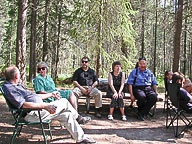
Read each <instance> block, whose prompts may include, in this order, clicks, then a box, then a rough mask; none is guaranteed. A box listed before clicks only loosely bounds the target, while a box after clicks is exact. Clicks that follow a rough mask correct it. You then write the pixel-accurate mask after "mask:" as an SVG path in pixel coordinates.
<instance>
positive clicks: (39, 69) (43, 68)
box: [38, 67, 46, 71]
mask: <svg viewBox="0 0 192 144" xmlns="http://www.w3.org/2000/svg"><path fill="white" fill-rule="evenodd" d="M45 69H46V67H42V68H38V71H41V70H45Z"/></svg>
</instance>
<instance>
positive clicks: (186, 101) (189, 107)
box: [172, 73, 192, 113]
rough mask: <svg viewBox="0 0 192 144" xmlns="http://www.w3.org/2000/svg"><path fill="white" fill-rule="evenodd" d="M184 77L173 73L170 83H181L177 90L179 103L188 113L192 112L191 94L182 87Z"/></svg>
mask: <svg viewBox="0 0 192 144" xmlns="http://www.w3.org/2000/svg"><path fill="white" fill-rule="evenodd" d="M184 82H185V81H184V77H182V76H181V75H178V74H177V73H174V74H173V75H172V83H177V84H181V88H180V91H179V105H180V107H181V108H182V109H184V110H185V111H186V112H188V113H192V96H191V95H190V94H189V93H188V92H187V90H185V89H184V88H183V85H184Z"/></svg>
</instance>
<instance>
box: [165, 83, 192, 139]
mask: <svg viewBox="0 0 192 144" xmlns="http://www.w3.org/2000/svg"><path fill="white" fill-rule="evenodd" d="M179 91H180V85H178V84H172V83H169V84H168V97H167V104H166V105H167V109H166V113H167V114H166V128H169V127H170V126H172V127H173V131H174V135H175V137H178V136H180V135H181V134H182V133H184V131H185V130H187V129H188V128H189V127H190V126H191V121H190V120H189V119H188V118H187V117H186V116H185V114H186V112H185V111H184V110H183V109H182V108H181V107H180V106H179ZM181 124H184V126H179V125H181Z"/></svg>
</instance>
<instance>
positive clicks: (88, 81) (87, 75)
mask: <svg viewBox="0 0 192 144" xmlns="http://www.w3.org/2000/svg"><path fill="white" fill-rule="evenodd" d="M72 80H73V81H77V82H78V83H79V84H80V85H81V86H92V85H93V83H94V82H95V81H98V78H97V76H96V72H95V71H94V70H93V69H91V68H89V69H88V70H87V71H84V70H83V69H82V68H78V69H77V70H76V71H75V73H74V75H73V79H72Z"/></svg>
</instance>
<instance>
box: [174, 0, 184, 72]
mask: <svg viewBox="0 0 192 144" xmlns="http://www.w3.org/2000/svg"><path fill="white" fill-rule="evenodd" d="M182 15H183V0H179V1H178V8H177V10H176V27H175V36H174V57H173V72H176V71H178V68H179V56H180V40H181V30H182Z"/></svg>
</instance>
